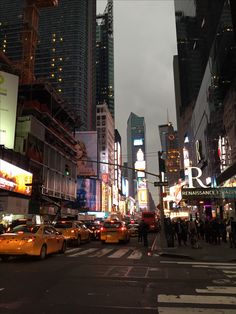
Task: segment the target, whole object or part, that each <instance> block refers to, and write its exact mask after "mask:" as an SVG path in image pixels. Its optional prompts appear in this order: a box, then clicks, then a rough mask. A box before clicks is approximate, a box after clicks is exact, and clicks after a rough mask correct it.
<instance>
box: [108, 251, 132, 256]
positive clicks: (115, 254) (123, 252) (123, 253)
mask: <svg viewBox="0 0 236 314" xmlns="http://www.w3.org/2000/svg"><path fill="white" fill-rule="evenodd" d="M128 251H129V249H119V250H118V251H116V252H115V253H113V254H112V255H109V256H108V257H109V258H120V257H122V256H124V255H125V254H126V253H127V252H128Z"/></svg>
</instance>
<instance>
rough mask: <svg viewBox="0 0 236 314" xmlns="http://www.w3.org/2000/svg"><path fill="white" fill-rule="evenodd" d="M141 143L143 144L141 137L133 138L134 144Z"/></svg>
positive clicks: (138, 144) (139, 144)
mask: <svg viewBox="0 0 236 314" xmlns="http://www.w3.org/2000/svg"><path fill="white" fill-rule="evenodd" d="M142 145H143V139H142V138H137V139H134V146H142Z"/></svg>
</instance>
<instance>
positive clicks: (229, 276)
mask: <svg viewBox="0 0 236 314" xmlns="http://www.w3.org/2000/svg"><path fill="white" fill-rule="evenodd" d="M226 276H227V277H228V278H236V275H226Z"/></svg>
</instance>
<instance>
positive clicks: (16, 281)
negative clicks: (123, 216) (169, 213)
mask: <svg viewBox="0 0 236 314" xmlns="http://www.w3.org/2000/svg"><path fill="white" fill-rule="evenodd" d="M154 238H155V234H152V235H149V240H150V241H149V242H150V243H149V246H151V244H152V241H153V240H154ZM0 278H1V282H0V312H1V313H2V314H8V313H17V314H26V313H35V314H43V313H58V314H62V313H63V314H64V313H80V314H81V313H87V314H90V313H101V314H102V313H107V314H116V313H122V314H126V313H127V314H128V313H129V314H132V313H163V314H167V313H168V314H171V313H183V312H185V313H207V314H209V313H212V314H213V313H225V314H233V313H235V312H236V280H235V278H236V263H223V262H221V263H215V262H198V261H191V260H187V259H177V258H167V257H161V256H159V255H158V254H156V253H155V251H154V252H153V254H152V255H149V254H148V250H146V249H145V248H144V247H143V245H142V244H141V243H138V242H137V238H132V239H131V241H130V243H128V244H101V243H100V242H99V241H93V242H90V243H87V244H82V245H81V246H80V247H79V248H73V247H70V248H68V249H67V251H66V254H65V255H57V254H55V255H53V256H49V257H48V258H47V259H46V260H44V261H37V260H34V259H32V258H20V259H11V260H10V261H9V262H7V263H3V262H0ZM183 308H184V309H183ZM217 309H218V310H219V311H217ZM220 309H221V310H220Z"/></svg>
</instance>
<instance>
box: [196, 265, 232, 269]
mask: <svg viewBox="0 0 236 314" xmlns="http://www.w3.org/2000/svg"><path fill="white" fill-rule="evenodd" d="M193 268H214V269H236V266H227V265H226V266H220V265H216V266H215V265H193Z"/></svg>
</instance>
